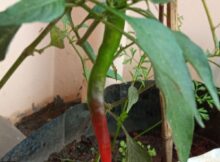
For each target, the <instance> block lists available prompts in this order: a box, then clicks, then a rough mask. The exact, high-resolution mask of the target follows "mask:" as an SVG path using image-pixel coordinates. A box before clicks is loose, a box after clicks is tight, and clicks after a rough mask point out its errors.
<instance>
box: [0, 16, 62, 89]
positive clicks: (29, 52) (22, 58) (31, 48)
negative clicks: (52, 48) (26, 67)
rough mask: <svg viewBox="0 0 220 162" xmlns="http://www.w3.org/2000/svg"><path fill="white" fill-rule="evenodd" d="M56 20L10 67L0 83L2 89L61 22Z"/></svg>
mask: <svg viewBox="0 0 220 162" xmlns="http://www.w3.org/2000/svg"><path fill="white" fill-rule="evenodd" d="M60 18H61V17H60ZM60 18H58V19H56V20H54V21H53V22H51V23H50V24H49V25H48V26H47V27H46V28H45V29H44V30H43V31H42V33H41V34H40V35H39V36H38V37H37V38H36V39H35V40H34V41H33V42H32V43H31V44H30V45H29V46H28V47H26V48H25V49H24V50H23V52H22V53H21V55H20V56H19V57H18V58H17V60H16V61H15V62H14V64H13V65H12V66H11V67H10V69H9V70H8V71H7V72H6V74H5V75H4V76H3V78H2V79H1V81H0V89H2V87H3V86H4V85H5V83H6V82H7V81H8V79H9V78H10V77H11V76H12V74H13V73H14V72H15V71H16V69H17V68H18V67H19V66H20V65H21V63H22V62H23V61H24V60H25V59H26V58H27V57H28V56H30V55H33V53H34V50H35V48H36V47H37V45H38V44H39V43H40V42H41V41H42V40H43V38H44V37H45V36H46V35H47V34H48V33H49V32H50V30H51V29H52V27H53V26H54V25H55V24H56V23H57V22H58V21H59V19H60Z"/></svg>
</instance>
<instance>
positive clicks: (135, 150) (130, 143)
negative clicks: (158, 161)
mask: <svg viewBox="0 0 220 162" xmlns="http://www.w3.org/2000/svg"><path fill="white" fill-rule="evenodd" d="M126 138H127V150H128V155H127V158H128V161H127V162H151V157H150V156H149V154H148V152H147V150H146V149H144V148H143V147H141V146H140V145H139V144H138V143H137V142H136V141H134V140H133V139H132V138H131V137H130V136H129V135H128V134H127V133H126Z"/></svg>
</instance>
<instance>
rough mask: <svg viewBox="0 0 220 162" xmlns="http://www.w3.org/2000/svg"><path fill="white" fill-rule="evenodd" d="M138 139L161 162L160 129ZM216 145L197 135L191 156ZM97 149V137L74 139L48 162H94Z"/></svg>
mask: <svg viewBox="0 0 220 162" xmlns="http://www.w3.org/2000/svg"><path fill="white" fill-rule="evenodd" d="M136 134H137V133H135V132H134V133H132V134H131V135H132V136H135V135H136ZM123 140H125V139H123ZM137 140H138V141H141V143H142V144H144V145H145V146H147V145H150V146H151V147H153V148H155V150H156V156H155V157H153V158H152V160H153V162H161V153H162V152H161V151H162V147H161V143H162V138H161V137H160V131H159V129H157V130H154V131H153V132H150V133H149V134H147V135H144V136H141V137H140V138H138V139H137ZM216 147H220V145H219V144H216V143H215V142H213V141H211V140H209V139H207V138H204V137H202V136H199V135H195V136H194V139H193V145H192V149H191V153H190V156H197V155H201V154H203V153H205V152H207V151H209V150H211V149H213V148H216ZM117 150H118V148H117ZM96 151H97V144H96V142H95V137H90V138H85V137H82V139H81V141H80V142H76V141H73V142H72V143H70V144H69V145H67V146H65V147H64V148H63V150H61V151H60V152H58V153H57V152H56V153H53V154H51V155H50V157H49V158H48V160H47V161H46V162H92V161H93V160H94V158H95V156H96ZM173 151H174V157H173V162H177V161H178V160H177V154H176V151H175V148H174V150H173ZM114 159H121V156H120V154H119V153H118V152H117V158H116V155H115V156H114ZM113 162H121V160H113Z"/></svg>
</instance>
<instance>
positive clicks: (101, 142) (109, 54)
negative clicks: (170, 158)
mask: <svg viewBox="0 0 220 162" xmlns="http://www.w3.org/2000/svg"><path fill="white" fill-rule="evenodd" d="M119 1H120V0H119ZM119 1H117V2H119ZM121 2H123V3H120V4H117V6H116V4H114V5H115V6H114V7H117V8H119V7H120V8H121V7H122V5H121V4H126V0H122V1H121ZM108 5H110V4H108ZM110 6H111V7H112V3H111V5H110ZM107 21H108V22H109V23H111V24H113V25H115V27H117V28H118V29H120V30H123V29H124V24H125V21H124V20H123V19H121V18H119V17H117V16H115V15H112V14H111V13H107ZM121 37H122V33H121V32H119V31H118V30H116V29H114V28H111V27H109V26H107V25H105V31H104V37H103V41H102V44H101V46H100V48H99V51H98V56H97V58H96V61H95V64H94V66H93V69H92V71H91V74H90V78H89V86H88V104H89V107H90V112H91V119H92V124H93V129H94V131H95V135H96V138H97V141H98V146H99V152H100V155H101V161H102V162H111V161H112V156H111V142H110V135H109V132H108V126H107V119H106V115H105V108H104V97H103V94H104V86H105V80H106V73H107V71H108V69H109V67H110V66H111V64H112V62H113V59H114V54H115V52H116V51H117V49H118V47H119V45H120V40H121Z"/></svg>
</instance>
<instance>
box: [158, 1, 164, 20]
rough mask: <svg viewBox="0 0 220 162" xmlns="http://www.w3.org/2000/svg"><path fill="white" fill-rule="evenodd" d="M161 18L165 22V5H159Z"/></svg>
mask: <svg viewBox="0 0 220 162" xmlns="http://www.w3.org/2000/svg"><path fill="white" fill-rule="evenodd" d="M159 20H160V22H161V23H162V24H163V22H164V5H162V4H160V5H159Z"/></svg>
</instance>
